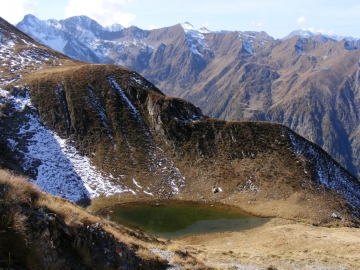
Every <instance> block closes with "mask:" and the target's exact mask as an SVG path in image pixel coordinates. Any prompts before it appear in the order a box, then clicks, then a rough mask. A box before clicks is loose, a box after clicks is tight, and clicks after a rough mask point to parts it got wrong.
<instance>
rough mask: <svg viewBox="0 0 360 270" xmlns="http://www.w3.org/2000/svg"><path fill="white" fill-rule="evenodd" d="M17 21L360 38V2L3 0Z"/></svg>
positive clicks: (8, 16) (0, 12)
mask: <svg viewBox="0 0 360 270" xmlns="http://www.w3.org/2000/svg"><path fill="white" fill-rule="evenodd" d="M0 1H1V2H2V3H1V5H0V16H1V17H2V18H4V19H5V20H7V21H9V22H10V23H12V24H16V23H18V22H19V21H21V20H22V19H23V17H24V15H26V14H33V15H35V16H36V17H37V18H39V19H41V20H47V19H57V20H61V19H66V18H68V17H71V16H77V15H86V16H88V17H90V18H92V19H94V20H96V21H97V22H98V23H100V24H101V25H102V26H108V25H111V24H114V23H119V24H121V25H123V26H124V27H128V26H131V25H135V26H137V27H139V28H141V29H156V28H161V27H167V26H171V25H175V24H178V23H183V22H189V23H191V24H192V25H193V26H194V27H195V29H199V28H201V27H206V28H208V29H209V30H212V31H220V30H229V31H265V32H266V33H268V34H269V35H270V36H272V37H274V38H283V37H285V36H287V35H288V34H289V33H290V32H292V31H293V30H297V29H303V30H310V31H312V32H315V33H316V32H321V33H323V34H327V35H339V36H352V37H356V38H360V0H341V1H340V0H11V1H9V0H0Z"/></svg>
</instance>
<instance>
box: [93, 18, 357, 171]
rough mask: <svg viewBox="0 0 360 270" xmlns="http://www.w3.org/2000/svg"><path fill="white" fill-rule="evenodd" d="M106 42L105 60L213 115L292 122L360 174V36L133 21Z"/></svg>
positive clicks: (102, 48) (99, 47)
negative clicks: (278, 35) (278, 34)
mask: <svg viewBox="0 0 360 270" xmlns="http://www.w3.org/2000/svg"><path fill="white" fill-rule="evenodd" d="M119 33H120V32H119ZM89 42H90V41H88V43H89ZM102 42H103V43H98V44H97V45H96V46H97V47H96V50H97V53H98V57H100V58H101V57H105V58H106V60H100V58H99V61H105V62H106V63H110V62H112V63H115V64H118V65H123V66H126V67H129V68H131V69H134V70H136V71H138V72H140V73H141V74H142V75H143V76H145V77H146V78H148V79H149V80H150V81H151V82H153V83H154V84H155V85H156V86H157V87H158V88H160V89H162V91H164V93H166V94H168V95H171V96H177V97H181V98H185V99H187V100H189V101H191V102H193V103H194V104H196V105H197V106H200V107H201V108H202V110H203V111H204V112H205V114H208V115H210V116H212V117H216V118H222V119H228V120H261V121H264V120H265V121H276V122H280V123H283V124H286V125H287V126H289V127H291V128H292V129H295V130H296V131H297V132H299V133H300V134H301V135H303V136H305V137H306V138H308V139H310V140H312V141H314V142H315V143H317V144H319V145H320V146H322V147H323V148H324V149H325V150H326V151H328V152H329V153H330V154H331V155H332V156H333V157H334V158H335V159H336V160H337V161H339V162H340V163H341V164H342V165H343V166H345V167H346V168H347V169H349V170H350V171H351V173H353V174H354V175H357V176H359V174H360V172H359V170H358V169H357V168H359V164H360V160H359V159H358V155H357V153H358V152H359V145H360V144H359V143H358V140H359V139H358V138H359V136H358V135H357V130H358V129H357V126H358V125H359V123H358V121H357V117H356V115H358V114H359V112H358V110H359V109H358V105H357V104H358V101H357V96H358V95H357V93H358V90H357V89H358V86H357V81H358V77H359V76H358V75H357V74H358V71H357V70H358V65H359V64H358V63H357V60H356V59H360V55H359V50H357V49H356V48H357V46H358V45H356V44H355V43H356V41H354V40H353V41H351V40H349V41H344V40H341V41H336V40H334V39H332V38H331V37H325V36H319V35H314V36H312V37H310V38H304V37H301V36H293V37H292V38H289V39H286V40H274V39H273V38H271V37H270V36H268V35H267V34H266V33H264V32H247V31H245V32H240V31H234V32H226V33H215V32H211V31H210V32H209V33H201V32H200V31H198V30H195V29H194V28H193V27H191V26H188V25H187V24H183V26H181V24H178V25H175V26H172V27H168V28H162V29H156V30H152V31H144V30H141V29H138V28H136V27H130V28H128V29H123V30H122V34H119V35H118V37H117V38H116V39H114V40H109V41H102ZM354 42H355V43H354ZM86 61H89V60H86ZM95 62H96V61H95ZM307 99H310V102H306V100H307ZM305 108H306V109H305ZM314 108H319V109H316V110H315V109H314ZM334 108H336V110H335V109H334ZM345 108H346V109H345ZM349 112H350V113H349ZM305 118H306V119H307V120H306V122H304V121H305ZM349 123H351V124H349ZM332 135H334V136H333V137H332ZM335 138H336V139H335Z"/></svg>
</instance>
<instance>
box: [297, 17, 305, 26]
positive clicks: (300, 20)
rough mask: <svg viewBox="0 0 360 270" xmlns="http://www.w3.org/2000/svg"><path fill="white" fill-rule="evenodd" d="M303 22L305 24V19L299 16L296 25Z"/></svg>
mask: <svg viewBox="0 0 360 270" xmlns="http://www.w3.org/2000/svg"><path fill="white" fill-rule="evenodd" d="M304 22H306V18H305V17H304V16H301V17H299V18H297V19H296V24H298V25H299V24H302V23H304Z"/></svg>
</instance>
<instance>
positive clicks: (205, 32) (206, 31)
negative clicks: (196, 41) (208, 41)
mask: <svg viewBox="0 0 360 270" xmlns="http://www.w3.org/2000/svg"><path fill="white" fill-rule="evenodd" d="M199 32H200V33H202V34H208V33H211V31H210V30H209V29H207V28H206V27H201V28H200V29H199Z"/></svg>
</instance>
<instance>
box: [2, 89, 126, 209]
mask: <svg viewBox="0 0 360 270" xmlns="http://www.w3.org/2000/svg"><path fill="white" fill-rule="evenodd" d="M0 102H1V103H2V104H4V103H7V104H8V105H9V106H12V110H13V113H12V114H11V115H8V116H9V117H12V116H13V117H14V114H15V113H17V116H19V114H18V113H20V112H22V113H23V116H22V118H23V121H22V122H21V123H19V126H18V127H17V129H18V132H17V134H16V137H12V138H8V140H7V141H8V146H9V148H10V149H11V150H12V151H14V152H16V153H18V154H21V155H22V156H23V163H22V166H23V169H24V171H33V172H35V176H34V177H33V178H32V179H31V181H32V182H34V183H35V184H36V185H37V186H39V188H40V189H42V190H44V191H46V192H48V193H51V194H53V195H57V196H62V197H64V198H67V199H69V200H72V201H74V202H77V201H79V200H82V199H85V198H93V197H98V196H101V195H103V196H108V195H112V194H116V193H122V192H126V191H129V190H128V189H127V188H126V187H123V186H122V184H121V177H120V178H117V179H114V178H113V177H112V176H111V175H109V176H106V175H103V174H102V173H101V172H100V171H98V170H97V169H96V167H95V166H93V165H92V164H91V161H90V160H89V158H88V157H86V156H83V155H81V154H80V153H79V152H78V151H77V150H76V148H75V147H74V146H73V143H72V141H70V140H67V139H62V138H60V137H59V136H58V135H57V134H56V133H55V132H52V131H50V130H49V129H48V128H47V127H46V126H45V125H44V124H43V123H42V121H41V119H40V118H39V116H38V114H37V112H36V109H35V108H34V107H33V106H32V104H31V101H30V96H29V92H28V91H26V92H25V95H24V96H21V95H18V96H13V95H11V94H10V93H9V92H8V91H5V90H0ZM25 109H27V110H25ZM24 110H25V111H24ZM20 145H22V146H23V147H20ZM110 180H111V181H110Z"/></svg>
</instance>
